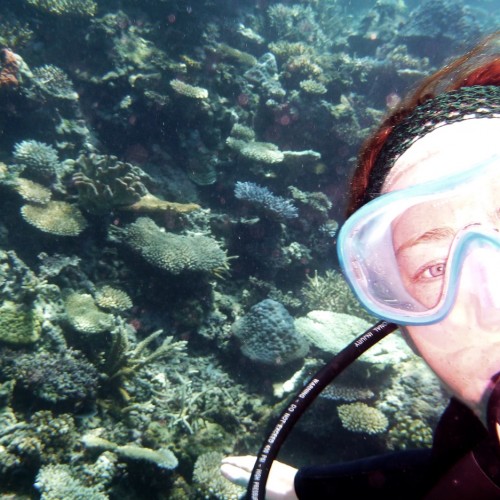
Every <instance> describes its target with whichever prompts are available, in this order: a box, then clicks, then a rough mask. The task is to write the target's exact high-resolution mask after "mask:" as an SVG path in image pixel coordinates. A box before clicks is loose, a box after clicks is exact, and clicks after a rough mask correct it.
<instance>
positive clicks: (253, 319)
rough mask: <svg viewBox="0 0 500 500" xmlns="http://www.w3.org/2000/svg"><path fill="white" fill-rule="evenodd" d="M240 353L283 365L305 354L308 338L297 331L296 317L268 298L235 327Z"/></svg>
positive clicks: (251, 310)
mask: <svg viewBox="0 0 500 500" xmlns="http://www.w3.org/2000/svg"><path fill="white" fill-rule="evenodd" d="M232 332H233V334H234V336H235V337H236V338H237V339H239V341H240V343H241V346H240V349H241V352H242V353H243V354H244V355H245V356H246V357H247V358H249V359H251V360H252V361H256V362H259V363H263V364H266V365H271V366H280V365H284V364H287V363H290V362H291V361H294V360H296V359H301V358H303V357H305V355H306V354H307V352H308V350H309V345H308V343H307V341H306V340H305V339H304V338H303V337H301V336H300V335H299V334H297V332H296V330H295V326H294V323H293V318H292V316H290V314H289V313H288V311H287V310H286V309H285V308H284V307H283V305H282V304H280V303H279V302H276V301H275V300H272V299H265V300H263V301H262V302H259V303H258V304H256V305H254V306H253V307H252V308H251V309H250V311H249V312H248V313H247V314H245V316H243V317H242V318H240V319H238V320H237V321H236V322H235V323H234V324H233V326H232Z"/></svg>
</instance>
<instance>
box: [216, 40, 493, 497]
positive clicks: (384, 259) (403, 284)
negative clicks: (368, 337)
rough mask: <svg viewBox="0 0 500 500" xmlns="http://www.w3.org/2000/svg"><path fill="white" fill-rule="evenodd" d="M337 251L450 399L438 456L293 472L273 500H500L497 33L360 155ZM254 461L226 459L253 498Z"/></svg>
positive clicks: (272, 485)
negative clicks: (368, 498)
mask: <svg viewBox="0 0 500 500" xmlns="http://www.w3.org/2000/svg"><path fill="white" fill-rule="evenodd" d="M348 215H349V216H350V217H349V218H348V220H347V222H346V223H345V224H344V226H343V228H342V230H341V232H340V234H339V238H338V247H339V260H340V263H341V266H342V268H343V271H344V274H345V276H346V278H347V279H348V281H349V282H350V284H351V286H352V288H353V290H354V291H355V292H356V295H357V296H358V298H359V299H360V301H361V302H362V303H363V304H364V306H365V307H366V308H367V309H368V310H369V311H371V312H372V313H373V314H375V315H376V316H378V317H381V318H383V319H385V320H387V321H389V322H391V323H397V324H398V325H400V330H401V331H402V332H403V335H404V336H405V338H406V340H407V342H408V343H409V344H410V345H411V346H412V347H413V348H414V350H415V351H416V352H417V353H418V354H419V355H420V356H422V358H423V359H424V360H425V361H426V363H427V364H428V365H429V366H430V368H431V369H432V370H433V371H434V372H435V373H436V374H437V376H438V377H439V378H440V380H441V382H442V383H443V384H444V386H445V387H446V388H447V389H448V390H449V391H450V393H451V394H452V399H451V402H450V405H449V406H448V408H447V409H446V411H445V412H444V414H443V416H442V418H441V420H440V422H439V424H438V426H437V428H436V431H435V436H434V442H433V447H432V449H431V450H413V451H411V450H410V451H403V452H396V453H390V454H386V455H381V456H377V457H372V458H367V459H364V460H361V461H356V462H350V463H346V464H336V465H325V466H311V467H304V468H301V469H300V470H297V469H295V468H293V467H290V466H288V465H285V464H282V463H279V462H275V463H274V465H273V466H272V468H271V471H270V475H269V479H268V482H267V488H266V498H268V499H270V500H278V499H283V500H284V499H288V500H292V499H296V498H301V499H302V498H306V499H322V498H325V499H326V498H328V499H330V498H332V499H335V498H347V497H348V496H349V497H350V498H361V497H362V496H364V495H375V496H376V497H377V498H378V497H380V498H384V499H389V498H394V499H396V498H405V499H409V498H427V499H433V498H446V499H447V498H453V499H467V498H474V499H476V500H480V499H487V498H500V432H499V429H500V382H499V379H500V32H498V33H495V34H494V35H492V36H490V37H489V38H487V39H486V40H485V41H484V42H483V43H481V44H480V45H478V46H477V47H476V48H475V49H473V50H472V51H471V52H469V53H468V54H466V55H465V56H463V57H461V58H459V59H458V60H456V61H455V62H453V63H451V64H449V65H448V66H446V67H445V68H443V69H442V70H440V71H439V72H437V73H436V74H434V75H432V76H430V77H429V78H427V79H426V80H425V81H424V82H423V83H422V84H421V85H420V87H419V88H418V89H417V90H416V91H415V92H414V93H412V94H411V95H410V96H409V97H408V98H407V99H405V100H404V101H403V102H402V103H401V104H400V106H399V107H398V108H397V109H396V110H395V111H393V112H392V113H391V114H390V115H389V116H388V117H387V118H386V119H385V120H384V121H383V123H382V124H381V126H380V127H379V128H378V130H377V131H376V132H375V133H374V134H373V135H372V137H371V138H369V139H368V140H367V142H366V143H365V144H364V146H363V148H362V150H361V154H360V161H359V165H358V168H357V170H356V172H355V174H354V177H353V181H352V187H351V196H350V204H349V208H348ZM254 462H255V457H251V456H247V457H227V458H225V459H224V460H223V462H222V466H221V472H222V474H223V475H224V476H225V477H226V478H228V479H229V480H231V481H233V482H236V483H239V484H246V483H248V481H249V480H250V473H251V471H252V469H253V466H254Z"/></svg>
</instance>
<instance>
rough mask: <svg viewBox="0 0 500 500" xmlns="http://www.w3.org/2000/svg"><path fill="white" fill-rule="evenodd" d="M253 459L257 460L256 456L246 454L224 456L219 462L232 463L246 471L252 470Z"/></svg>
mask: <svg viewBox="0 0 500 500" xmlns="http://www.w3.org/2000/svg"><path fill="white" fill-rule="evenodd" d="M255 460H257V457H254V456H252V455H246V456H243V457H225V458H223V459H222V461H221V463H222V464H229V465H234V466H235V467H239V468H241V469H243V470H245V471H247V472H252V470H253V467H254V465H255Z"/></svg>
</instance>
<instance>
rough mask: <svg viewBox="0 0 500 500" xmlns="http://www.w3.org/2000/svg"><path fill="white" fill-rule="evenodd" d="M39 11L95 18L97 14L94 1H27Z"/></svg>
mask: <svg viewBox="0 0 500 500" xmlns="http://www.w3.org/2000/svg"><path fill="white" fill-rule="evenodd" d="M26 2H27V3H29V4H30V5H32V6H33V7H36V8H37V9H38V10H41V11H43V12H48V13H50V14H57V15H78V16H93V15H95V13H96V12H97V4H96V2H95V1H94V0H26Z"/></svg>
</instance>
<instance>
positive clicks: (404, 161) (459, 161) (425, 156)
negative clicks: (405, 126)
mask: <svg viewBox="0 0 500 500" xmlns="http://www.w3.org/2000/svg"><path fill="white" fill-rule="evenodd" d="M499 151H500V118H473V119H470V120H464V121H461V122H455V123H451V124H448V125H443V126H442V127H439V128H437V129H434V130H433V131H432V132H430V133H428V134H427V135H425V136H424V137H422V138H421V139H419V140H418V141H417V142H415V143H414V144H412V145H411V146H410V147H409V148H408V149H407V150H406V151H405V152H404V153H403V154H402V155H401V156H400V157H399V158H398V160H397V161H396V162H395V163H394V166H393V167H392V169H391V171H390V172H389V174H388V176H387V178H386V180H385V182H384V185H383V188H382V192H383V193H388V192H391V191H395V190H397V189H404V188H407V187H410V186H414V185H417V184H421V183H422V182H427V181H430V180H433V179H437V178H439V177H447V176H450V175H453V174H454V173H457V172H460V171H462V170H466V169H468V168H471V167H473V166H474V165H475V164H478V163H480V162H481V161H483V160H486V159H488V158H489V157H491V155H492V154H494V153H495V152H499Z"/></svg>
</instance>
